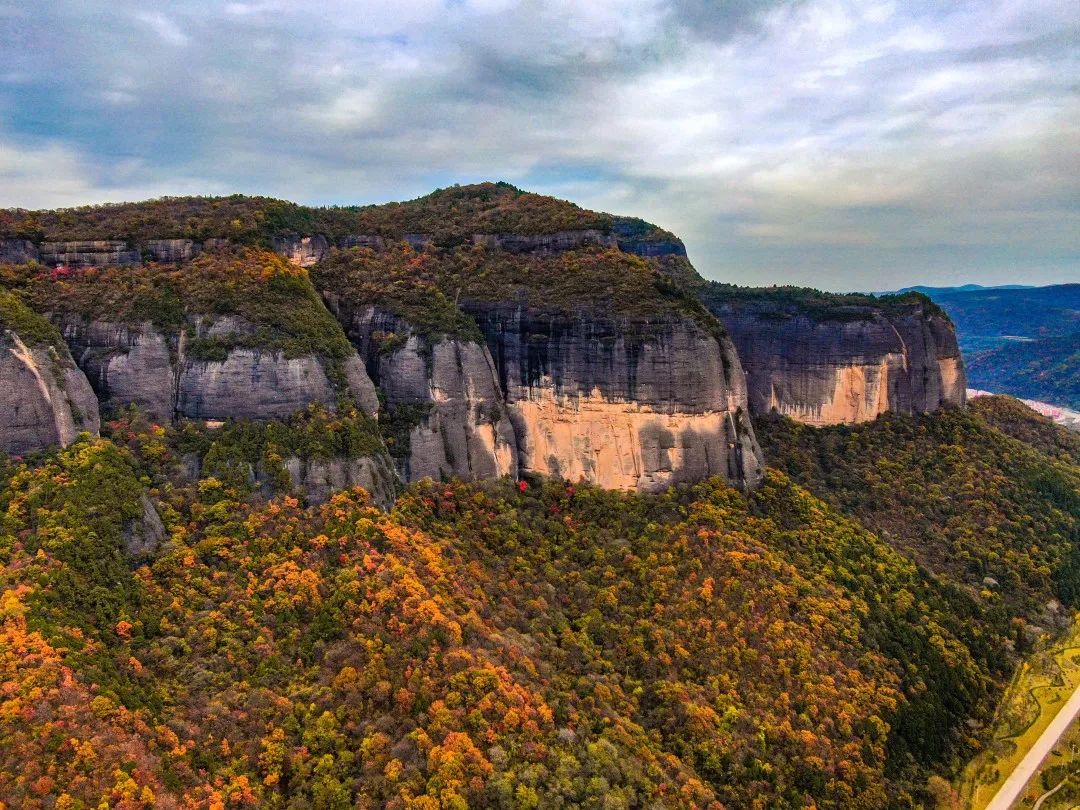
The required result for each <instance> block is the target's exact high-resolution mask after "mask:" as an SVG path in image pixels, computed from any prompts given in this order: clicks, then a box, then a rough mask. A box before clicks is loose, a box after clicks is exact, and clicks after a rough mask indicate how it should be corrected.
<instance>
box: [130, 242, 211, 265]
mask: <svg viewBox="0 0 1080 810" xmlns="http://www.w3.org/2000/svg"><path fill="white" fill-rule="evenodd" d="M142 249H143V251H144V252H145V253H146V255H147V256H149V257H150V258H151V259H153V260H154V261H158V262H186V261H189V260H191V259H194V258H195V257H196V256H198V255H199V254H200V253H201V252H202V249H203V246H202V244H201V243H199V242H196V241H195V240H194V239H148V240H146V241H145V242H143V243H142Z"/></svg>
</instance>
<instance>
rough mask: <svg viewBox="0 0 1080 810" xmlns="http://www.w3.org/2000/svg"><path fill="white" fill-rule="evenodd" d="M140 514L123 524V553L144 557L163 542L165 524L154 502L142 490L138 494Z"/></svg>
mask: <svg viewBox="0 0 1080 810" xmlns="http://www.w3.org/2000/svg"><path fill="white" fill-rule="evenodd" d="M139 503H140V504H141V505H142V516H141V517H139V518H138V519H135V520H130V521H128V522H127V524H126V525H125V526H124V534H123V544H124V553H125V554H127V555H128V556H129V557H146V556H148V555H150V554H151V553H152V552H154V551H156V550H157V548H158V547H159V546H160V545H161V544H162V543H164V542H165V524H164V523H162V522H161V516H160V515H159V514H158V512H157V509H156V508H155V507H154V502H153V501H151V500H150V497H149V496H148V495H147V494H146V493H145V492H144V493H142V494H141V495H140V496H139Z"/></svg>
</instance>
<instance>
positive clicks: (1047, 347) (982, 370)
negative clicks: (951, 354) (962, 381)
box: [916, 284, 1080, 409]
mask: <svg viewBox="0 0 1080 810" xmlns="http://www.w3.org/2000/svg"><path fill="white" fill-rule="evenodd" d="M916 289H921V288H916ZM923 292H925V293H926V294H927V295H928V296H930V297H931V298H932V299H933V300H934V301H935V303H937V304H938V305H939V306H940V307H941V308H942V309H943V310H945V311H946V312H947V313H948V314H949V317H950V318H951V319H952V321H953V323H955V324H956V331H957V335H958V337H959V341H960V348H961V349H962V350H963V353H964V361H965V367H966V369H967V373H968V382H969V384H971V385H972V387H975V388H980V389H985V390H988V391H996V392H1000V393H1005V394H1012V395H1013V396H1016V397H1021V398H1024V399H1034V400H1039V401H1045V402H1050V403H1053V404H1055V405H1060V406H1064V407H1068V408H1073V409H1078V408H1080V284H1056V285H1052V286H1048V287H1023V286H1010V287H985V288H979V287H975V288H972V287H971V285H965V286H964V287H956V288H950V287H945V288H925V289H923Z"/></svg>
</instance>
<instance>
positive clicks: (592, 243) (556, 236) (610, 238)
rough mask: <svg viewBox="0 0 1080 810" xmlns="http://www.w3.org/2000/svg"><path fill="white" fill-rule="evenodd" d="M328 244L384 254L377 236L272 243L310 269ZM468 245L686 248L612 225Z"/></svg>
mask: <svg viewBox="0 0 1080 810" xmlns="http://www.w3.org/2000/svg"><path fill="white" fill-rule="evenodd" d="M331 241H333V243H334V245H335V246H336V247H339V248H342V249H348V248H353V247H366V248H371V249H373V250H384V249H385V248H386V243H387V240H386V239H384V238H383V237H381V236H373V235H365V234H352V235H349V236H343V237H341V238H339V239H336V240H329V239H327V237H325V236H322V235H320V234H315V235H313V236H283V237H276V238H275V239H274V240H273V243H274V250H276V251H277V252H278V253H280V254H281V255H282V256H284V257H285V258H287V259H288V260H289V261H291V262H292V263H293V264H297V265H300V266H301V267H311V266H312V265H313V264H315V263H317V262H318V261H320V260H321V259H322V258H323V257H324V256H326V254H327V253H328V252H329V250H330V246H331ZM390 241H394V240H390ZM402 241H404V242H407V243H408V244H409V245H410V246H411V247H412V248H413V249H414V250H424V249H426V248H428V247H429V246H430V245H431V242H432V236H431V235H430V234H418V233H407V234H405V235H404V236H402ZM472 242H473V243H474V244H478V245H485V246H486V247H487V248H488V249H489V250H501V251H505V252H507V253H514V254H518V255H521V254H529V255H533V256H551V255H554V254H556V253H563V252H565V251H568V250H577V249H579V248H583V247H601V248H619V249H620V250H622V251H624V252H626V253H634V254H637V255H638V256H646V257H657V256H686V247H685V246H684V245H683V243H682V242H681V241H680V240H678V239H674V238H672V239H646V238H643V237H642V236H641V235H639V234H636V233H634V232H633V230H632V229H627V228H625V227H620V225H619V224H616V226H615V227H614V229H613V230H612V231H611V232H610V233H608V232H605V231H601V230H597V229H595V228H587V229H581V230H571V231H557V232H555V233H546V234H519V233H477V234H473V236H472Z"/></svg>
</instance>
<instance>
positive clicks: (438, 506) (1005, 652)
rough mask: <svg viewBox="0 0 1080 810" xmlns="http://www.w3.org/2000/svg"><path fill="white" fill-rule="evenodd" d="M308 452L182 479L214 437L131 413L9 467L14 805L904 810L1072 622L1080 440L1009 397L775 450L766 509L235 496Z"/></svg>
mask: <svg viewBox="0 0 1080 810" xmlns="http://www.w3.org/2000/svg"><path fill="white" fill-rule="evenodd" d="M315 418H316V419H323V420H325V419H326V418H327V417H315ZM309 419H310V417H309ZM304 425H305V423H304V422H299V423H296V424H295V425H294V427H293V428H291V429H290V430H291V431H292V432H283V431H277V432H276V433H275V432H274V431H275V430H277V429H269V430H263V431H262V432H261V433H259V432H255V433H253V432H252V431H251V430H241V429H240V427H241V426H237V427H236V428H232V427H227V428H225V429H226V430H230V431H232V433H230V434H228V435H229V436H232V438H228V439H226V438H225V437H224V435H223V437H222V439H220V440H217V441H216V442H214V447H215V449H214V458H215V459H216V461H215V465H216V466H215V465H210V466H206V465H204V468H203V472H202V475H201V476H200V477H199V478H197V479H195V480H191V479H189V478H185V477H184V476H183V475H181V474H180V468H181V466H182V464H181V462H182V459H183V457H184V456H185V454H187V453H189V452H192V451H193V450H198V451H199V452H203V453H206V452H207V451H208V448H209V445H208V444H207V441H208V439H207V438H205V434H202V433H198V432H193V430H195V428H194V426H191V425H189V426H187V427H186V428H184V429H182V430H181V429H178V428H174V427H169V426H161V425H157V424H154V423H152V422H151V421H150V420H148V419H147V418H145V417H143V416H142V415H141V414H139V413H138V412H137V411H134V410H131V411H129V412H127V413H126V414H124V415H121V416H119V417H118V418H116V419H113V420H111V421H109V422H108V424H107V425H106V426H105V428H104V429H103V433H104V436H103V437H102V438H100V439H95V438H90V437H87V438H84V439H82V440H80V441H78V442H77V443H75V444H74V445H72V446H70V447H68V448H66V449H64V450H61V451H55V452H52V453H49V454H46V455H44V456H40V457H36V458H29V459H24V460H10V461H8V462H7V463H6V464H5V465H4V466H3V467H2V468H0V482H2V489H0V554H2V561H3V568H2V574H0V575H2V577H3V585H2V587H3V595H2V601H0V611H2V614H3V628H2V631H0V632H2V635H3V640H2V641H0V667H2V668H3V682H4V684H5V686H4V688H5V693H6V694H5V702H4V709H3V712H2V713H0V739H2V740H3V741H4V744H3V745H2V746H0V796H2V797H3V799H4V801H6V802H7V804H8V806H10V807H27V808H37V807H41V808H51V807H62V808H78V807H98V806H109V807H118V808H148V807H162V808H169V807H207V808H228V807H245V806H249V807H282V808H349V807H401V808H406V807H408V808H438V807H477V806H491V807H507V808H518V807H521V808H529V807H604V808H615V807H636V806H642V805H650V806H665V807H710V806H711V807H762V808H764V807H808V806H818V807H837V808H840V807H867V808H870V807H882V806H896V807H903V806H917V805H919V804H922V803H924V802H927V801H929V800H930V799H931V798H932V796H933V791H934V789H935V785H938V784H939V782H936V781H935V779H939V778H940V777H939V776H936V775H940V774H947V773H948V772H949V771H950V768H951V767H953V766H954V765H956V764H957V763H959V762H961V761H962V759H963V757H965V756H967V755H968V754H969V753H970V752H971V751H973V750H975V749H976V748H977V747H978V745H979V733H978V730H979V728H980V724H981V723H983V722H985V721H986V720H987V719H988V718H989V715H990V713H991V712H992V710H993V704H994V699H995V697H996V695H997V694H998V693H999V690H1000V688H1001V686H1002V684H1003V682H1004V680H1005V679H1006V678H1007V675H1008V673H1009V672H1010V671H1011V669H1012V667H1013V666H1014V665H1015V662H1016V660H1017V655H1018V654H1020V653H1022V652H1023V651H1024V649H1025V645H1027V644H1029V643H1030V640H1029V638H1028V635H1027V632H1028V631H1029V628H1030V625H1031V624H1033V623H1038V622H1040V621H1041V622H1043V623H1044V625H1045V624H1046V623H1047V622H1048V621H1053V620H1055V617H1054V616H1045V615H1042V614H1041V613H1040V610H1041V608H1042V606H1043V605H1044V604H1045V602H1046V600H1047V599H1048V598H1057V599H1059V600H1060V601H1061V602H1062V603H1063V604H1066V605H1072V604H1074V603H1075V599H1076V594H1077V582H1078V572H1077V568H1076V560H1075V556H1076V555H1075V554H1074V553H1072V552H1071V551H1070V549H1071V548H1075V547H1076V541H1077V539H1078V532H1080V525H1078V524H1080V508H1078V504H1077V499H1078V498H1080V494H1078V493H1080V489H1078V481H1080V468H1078V467H1077V465H1076V445H1075V442H1072V441H1070V439H1069V438H1068V437H1067V436H1066V435H1063V434H1061V432H1060V429H1059V428H1057V427H1055V426H1053V425H1052V424H1048V423H1046V422H1045V420H1044V421H1039V419H1038V418H1033V417H1028V416H1027V415H1026V414H1025V413H1024V412H1022V411H1020V412H1018V411H1017V409H1016V406H1015V405H1014V404H1013V403H1011V402H1009V401H1008V400H1004V399H996V400H980V401H979V402H978V403H977V404H976V407H975V408H973V410H972V412H970V413H961V412H947V413H943V414H940V415H935V416H926V417H919V418H910V417H895V418H894V417H885V418H883V419H880V420H878V421H877V422H874V423H870V424H867V425H861V426H857V427H844V428H835V429H827V430H817V431H815V430H812V429H808V428H803V427H801V426H798V425H796V424H795V423H791V422H786V421H776V422H775V423H769V424H762V425H761V427H760V433H761V435H762V436H763V437H764V441H765V442H766V444H767V446H768V447H769V451H770V459H771V460H772V464H773V466H774V467H775V470H774V471H772V472H770V473H769V475H768V478H767V481H766V483H765V485H764V486H763V487H761V488H760V489H759V490H758V491H757V492H754V493H752V494H750V495H746V494H744V493H741V492H739V491H737V490H735V489H732V488H731V487H729V486H727V485H726V484H724V483H722V482H720V481H716V480H712V481H707V482H704V483H702V484H699V485H696V486H683V487H680V488H676V489H672V490H670V491H669V492H667V493H666V494H663V495H656V496H645V495H634V494H628V493H618V492H612V491H605V490H601V489H597V488H594V487H590V486H588V485H581V484H576V483H571V482H559V481H556V480H544V479H539V478H538V479H528V480H523V481H522V482H520V484H519V482H515V481H511V480H506V479H504V480H501V481H489V482H480V483H476V484H465V483H461V482H446V483H435V482H428V483H421V484H416V485H413V486H412V487H410V488H409V489H408V490H407V491H406V492H405V493H404V494H403V495H402V496H401V497H400V499H399V500H398V502H397V504H396V505H395V506H394V508H393V509H392V510H391V511H390V512H383V511H380V510H379V509H376V508H374V507H373V506H372V505H371V504H370V501H369V500H368V498H367V496H366V495H365V493H364V492H363V491H362V490H354V491H346V492H341V493H338V494H337V495H335V496H334V497H333V498H332V499H331V501H330V502H329V503H326V504H323V505H321V506H306V505H305V504H304V502H303V499H302V497H297V496H295V495H292V494H287V492H286V491H284V490H283V491H280V492H274V491H272V490H271V491H269V492H268V491H267V490H266V488H265V487H263V486H254V485H253V484H252V482H251V481H250V480H249V479H248V478H247V477H245V476H243V475H230V470H235V469H236V466H235V465H236V464H237V463H240V462H243V461H244V460H245V459H251V458H252V457H253V454H258V453H259V452H261V449H260V448H262V447H264V446H265V445H266V443H268V442H270V443H272V442H276V443H277V445H278V446H280V445H283V444H286V443H289V442H292V443H294V444H293V445H292V446H294V447H295V446H297V445H296V443H303V442H304V441H307V442H308V444H307V445H306V446H307V447H308V448H309V450H308V452H319V449H318V447H317V446H316V445H312V444H311V442H313V441H317V437H318V436H320V435H322V434H323V432H324V431H323V430H322V429H321V427H326V423H325V421H324V422H323V423H321V427H320V429H319V430H317V431H310V430H308V431H307V433H305V432H304ZM995 425H998V426H1000V428H1001V429H999V427H995ZM237 431H239V432H237ZM1009 434H1011V435H1009ZM305 435H308V436H311V437H312V438H310V439H306V440H305V439H304V438H303V437H304V436H305ZM1021 439H1023V441H1022V440H1021ZM360 440H361V438H357V439H355V441H360ZM339 441H348V440H347V439H345V438H344V434H343V438H342V439H340V440H339ZM826 448H827V452H826ZM898 448H899V452H898ZM879 479H880V480H879ZM867 483H868V485H867ZM946 493H948V494H946ZM952 494H955V495H956V497H950V495H952ZM147 499H148V500H149V502H150V503H151V504H152V505H153V507H154V509H155V510H156V512H157V513H158V514H160V516H161V520H162V523H163V531H164V533H165V538H164V540H163V542H162V543H161V544H160V546H159V547H158V548H157V549H156V550H154V551H152V552H149V553H147V552H145V551H141V552H140V551H133V550H132V548H133V545H134V544H133V543H132V542H131V541H132V537H133V536H135V535H137V534H138V533H139V532H140V531H143V528H141V526H140V524H141V523H143V522H145V520H146V516H145V502H146V500H147ZM988 510H990V511H988ZM931 526H936V527H937V528H936V529H935V530H934V532H936V533H930V534H927V531H928V529H930V527H931ZM1036 537H1038V538H1039V541H1038V542H1036V540H1035V538H1036ZM985 577H992V579H993V580H996V584H995V585H993V586H990V585H987V584H984V583H986V582H987V580H986V579H985ZM1047 629H1050V628H1049V627H1048V626H1047Z"/></svg>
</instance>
